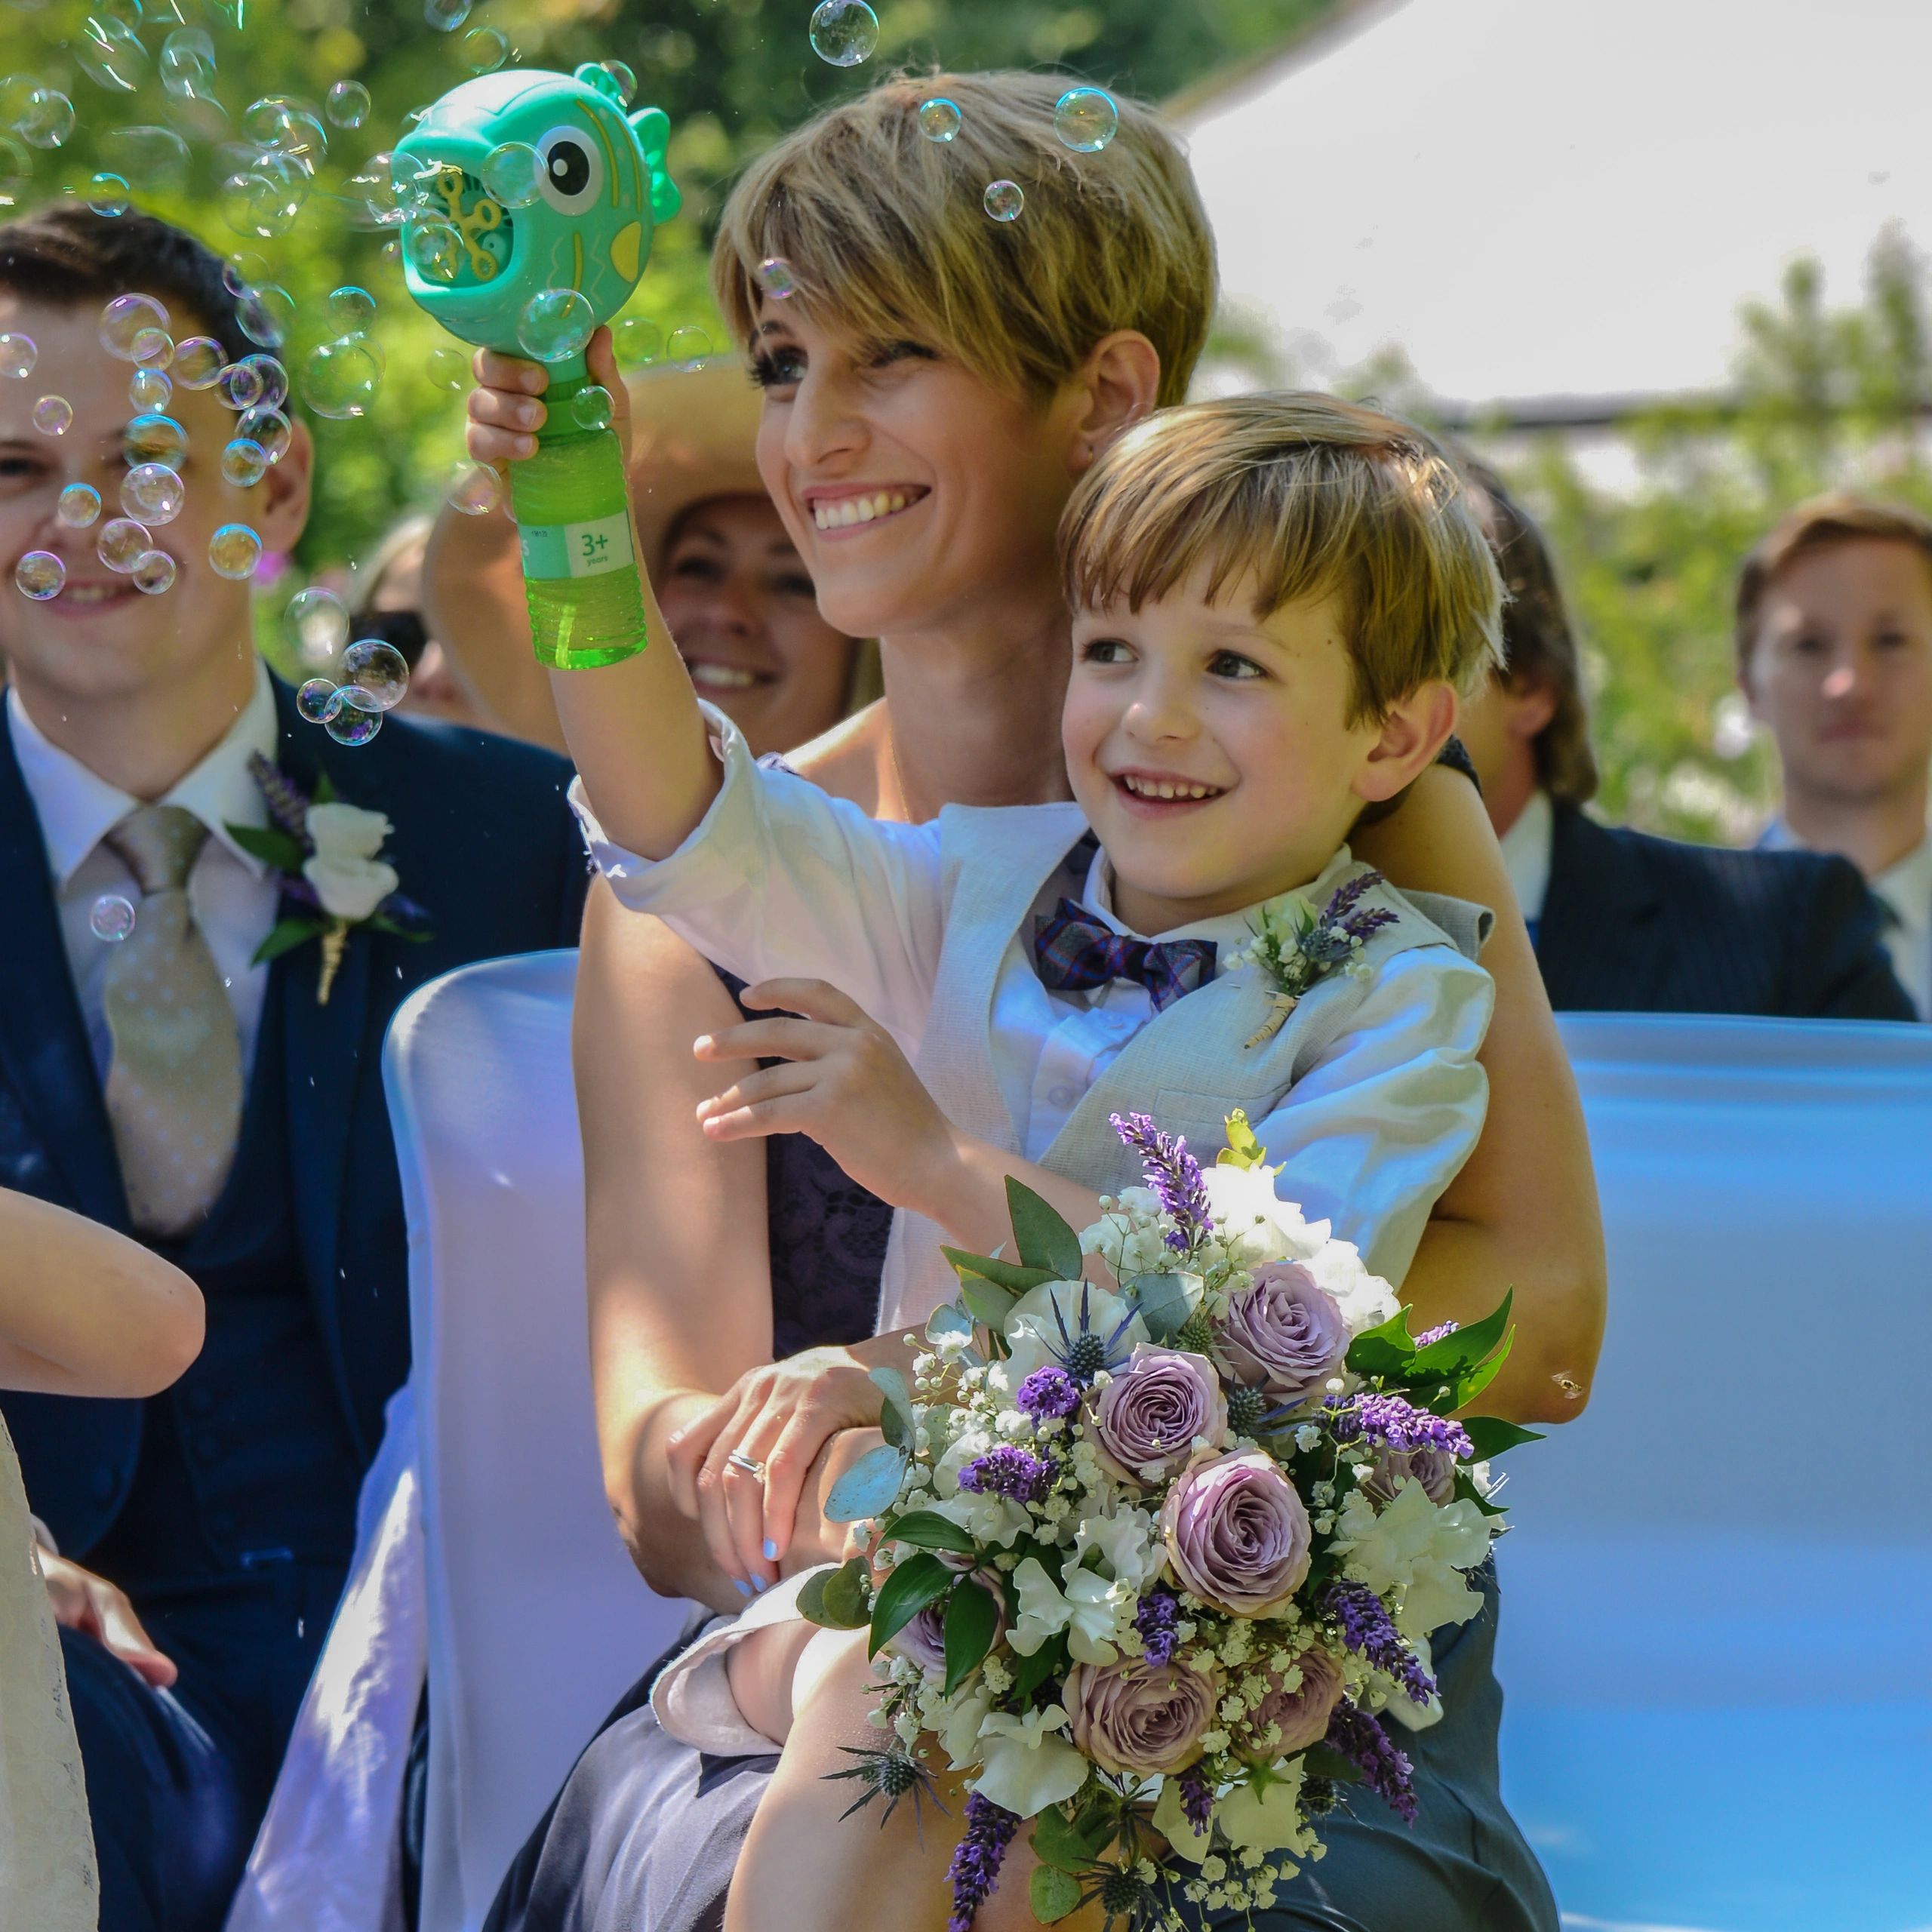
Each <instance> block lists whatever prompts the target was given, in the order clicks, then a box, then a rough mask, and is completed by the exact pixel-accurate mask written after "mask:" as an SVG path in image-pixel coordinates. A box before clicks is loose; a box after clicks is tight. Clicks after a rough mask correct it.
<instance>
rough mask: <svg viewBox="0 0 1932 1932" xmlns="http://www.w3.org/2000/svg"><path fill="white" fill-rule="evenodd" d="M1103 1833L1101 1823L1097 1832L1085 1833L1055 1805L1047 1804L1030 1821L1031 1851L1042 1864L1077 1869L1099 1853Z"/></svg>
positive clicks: (1062, 1868) (1104, 1842)
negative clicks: (1031, 1821)
mask: <svg viewBox="0 0 1932 1932" xmlns="http://www.w3.org/2000/svg"><path fill="white" fill-rule="evenodd" d="M1106 1836H1107V1834H1106V1826H1104V1824H1103V1825H1102V1826H1100V1829H1099V1830H1098V1831H1097V1832H1084V1831H1082V1830H1081V1829H1080V1827H1079V1826H1078V1824H1077V1823H1074V1822H1072V1821H1071V1820H1069V1819H1068V1817H1066V1814H1065V1813H1064V1812H1063V1811H1062V1810H1060V1807H1059V1806H1058V1805H1057V1804H1050V1805H1049V1806H1048V1807H1047V1808H1046V1810H1044V1811H1042V1812H1041V1813H1040V1814H1039V1815H1038V1817H1035V1819H1034V1820H1033V1854H1034V1856H1035V1857H1036V1858H1038V1860H1040V1862H1041V1864H1043V1865H1052V1866H1057V1867H1058V1868H1059V1869H1060V1870H1061V1871H1063V1872H1078V1870H1079V1869H1081V1866H1086V1865H1091V1864H1092V1863H1093V1862H1094V1860H1095V1859H1096V1858H1097V1857H1099V1856H1100V1852H1101V1850H1102V1848H1103V1846H1104V1845H1105V1844H1106Z"/></svg>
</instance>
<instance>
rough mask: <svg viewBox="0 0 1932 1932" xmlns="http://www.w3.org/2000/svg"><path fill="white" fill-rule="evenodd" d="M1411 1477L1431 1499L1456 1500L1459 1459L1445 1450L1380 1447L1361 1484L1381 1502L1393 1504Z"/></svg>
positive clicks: (1447, 1501) (1433, 1500)
mask: <svg viewBox="0 0 1932 1932" xmlns="http://www.w3.org/2000/svg"><path fill="white" fill-rule="evenodd" d="M1411 1476H1414V1478H1415V1479H1416V1481H1417V1482H1419V1483H1420V1484H1422V1486H1423V1488H1424V1489H1425V1490H1426V1491H1428V1493H1429V1501H1430V1502H1432V1503H1451V1502H1453V1501H1454V1500H1455V1496H1456V1459H1455V1457H1453V1456H1452V1455H1451V1454H1449V1452H1448V1451H1447V1450H1446V1449H1428V1448H1423V1449H1389V1448H1381V1449H1378V1450H1377V1451H1376V1452H1375V1460H1374V1462H1373V1463H1371V1464H1370V1466H1369V1471H1368V1474H1367V1476H1366V1478H1364V1480H1363V1482H1362V1485H1361V1486H1362V1487H1363V1488H1364V1490H1365V1491H1367V1493H1368V1494H1369V1496H1370V1497H1372V1498H1373V1499H1374V1501H1375V1502H1376V1503H1377V1504H1378V1505H1380V1504H1383V1503H1393V1502H1394V1501H1395V1498H1396V1497H1398V1495H1400V1494H1401V1488H1402V1485H1403V1484H1404V1483H1405V1482H1407V1481H1408V1479H1409V1478H1410V1477H1411Z"/></svg>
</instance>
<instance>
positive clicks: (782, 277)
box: [758, 255, 798, 302]
mask: <svg viewBox="0 0 1932 1932" xmlns="http://www.w3.org/2000/svg"><path fill="white" fill-rule="evenodd" d="M758 286H759V287H760V288H762V289H763V290H764V292H765V294H768V296H770V297H771V299H772V300H773V301H774V302H784V301H788V300H790V298H791V297H792V296H794V295H795V294H798V277H797V275H795V274H794V273H793V272H792V264H791V263H789V262H788V261H787V260H786V259H785V257H783V255H769V256H768V257H766V258H765V259H764V260H763V261H761V263H759V264H758Z"/></svg>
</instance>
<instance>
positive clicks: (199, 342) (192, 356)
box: [168, 335, 228, 389]
mask: <svg viewBox="0 0 1932 1932" xmlns="http://www.w3.org/2000/svg"><path fill="white" fill-rule="evenodd" d="M227 360H228V358H227V356H226V355H225V354H224V353H223V350H222V346H221V344H220V343H218V342H217V341H216V340H215V339H214V337H213V336H211V335H191V336H190V337H189V338H188V339H187V340H186V342H177V343H176V344H175V345H174V361H172V362H171V363H170V364H169V365H168V367H169V368H170V369H171V371H173V373H174V380H176V381H177V383H180V385H181V386H182V387H183V389H212V388H213V387H214V385H215V383H217V381H218V380H220V376H221V371H222V368H223V365H224V364H225V363H226V361H227Z"/></svg>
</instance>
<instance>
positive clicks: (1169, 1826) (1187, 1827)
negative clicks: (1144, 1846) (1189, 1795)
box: [1153, 1778, 1218, 1865]
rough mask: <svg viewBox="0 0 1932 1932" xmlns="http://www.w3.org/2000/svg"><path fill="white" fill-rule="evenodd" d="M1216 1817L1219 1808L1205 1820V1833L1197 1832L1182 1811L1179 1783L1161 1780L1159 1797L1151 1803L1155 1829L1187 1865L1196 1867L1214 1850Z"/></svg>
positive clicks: (1168, 1779)
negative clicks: (1152, 1804)
mask: <svg viewBox="0 0 1932 1932" xmlns="http://www.w3.org/2000/svg"><path fill="white" fill-rule="evenodd" d="M1215 1815H1218V1807H1217V1813H1216V1814H1214V1815H1211V1816H1210V1817H1209V1818H1208V1820H1207V1829H1206V1830H1205V1831H1204V1832H1197V1831H1196V1830H1195V1829H1194V1826H1193V1825H1192V1823H1191V1822H1190V1821H1189V1818H1188V1815H1187V1814H1186V1812H1185V1811H1184V1810H1182V1809H1181V1802H1180V1779H1178V1778H1163V1779H1162V1780H1161V1795H1160V1796H1159V1797H1158V1798H1156V1799H1155V1801H1154V1821H1153V1822H1154V1829H1155V1831H1157V1832H1159V1833H1160V1834H1161V1836H1162V1837H1163V1838H1165V1839H1166V1840H1167V1841H1168V1844H1171V1846H1172V1847H1174V1850H1176V1851H1177V1852H1178V1853H1179V1854H1180V1855H1181V1857H1183V1858H1185V1859H1186V1860H1188V1862H1189V1863H1190V1864H1194V1865H1198V1864H1199V1863H1201V1860H1203V1859H1204V1858H1205V1857H1207V1854H1208V1853H1209V1852H1210V1851H1211V1850H1213V1849H1214V1816H1215Z"/></svg>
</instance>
